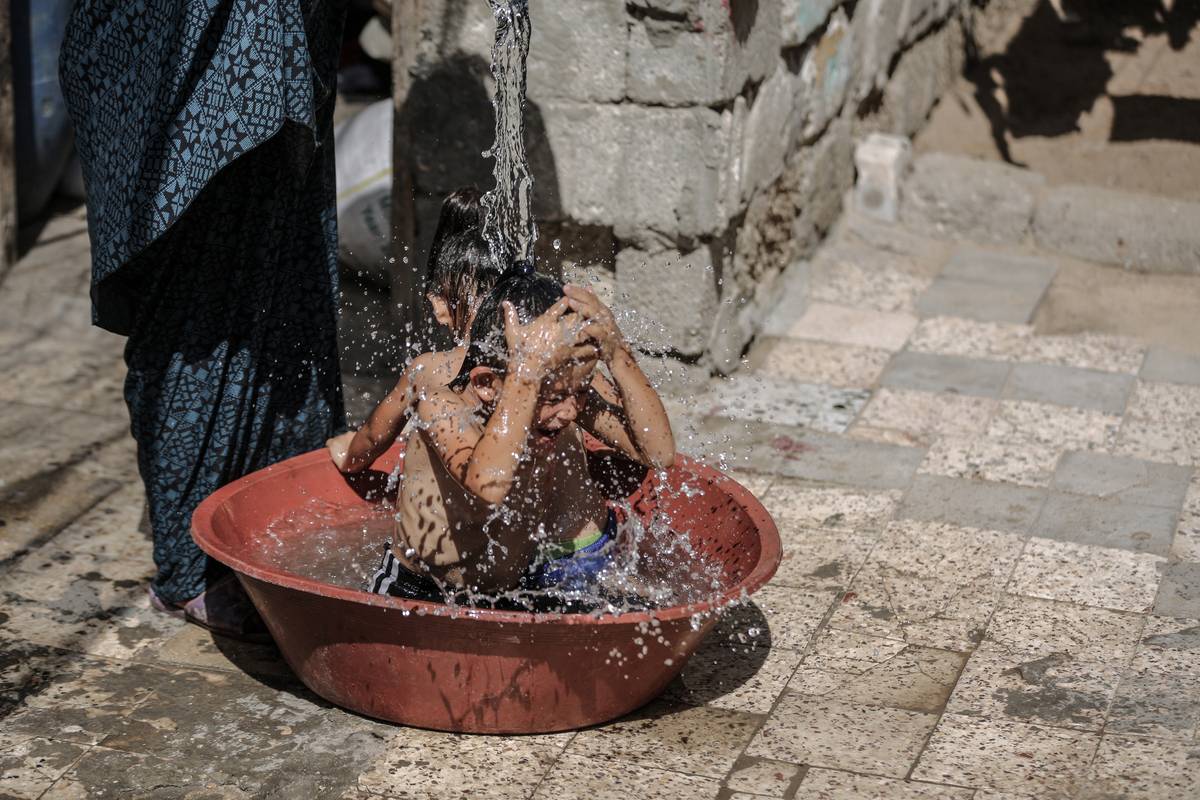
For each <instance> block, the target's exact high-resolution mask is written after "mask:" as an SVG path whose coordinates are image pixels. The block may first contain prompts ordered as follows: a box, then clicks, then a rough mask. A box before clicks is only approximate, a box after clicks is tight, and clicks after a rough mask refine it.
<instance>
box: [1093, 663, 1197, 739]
mask: <svg viewBox="0 0 1200 800" xmlns="http://www.w3.org/2000/svg"><path fill="white" fill-rule="evenodd" d="M1198 727H1200V677H1196V676H1192V675H1185V674H1182V673H1179V672H1174V673H1168V674H1164V673H1159V672H1152V671H1150V670H1146V669H1141V670H1137V669H1135V670H1132V671H1130V672H1129V673H1127V674H1126V675H1125V676H1124V677H1123V678H1122V679H1121V686H1120V688H1119V689H1118V690H1117V696H1116V698H1115V699H1114V700H1113V704H1112V710H1111V711H1110V712H1109V719H1108V725H1107V727H1106V728H1105V730H1106V732H1110V733H1125V734H1135V735H1140V736H1154V737H1160V738H1166V739H1179V740H1181V741H1185V742H1189V741H1192V739H1193V738H1195V736H1196V731H1197V728H1198Z"/></svg>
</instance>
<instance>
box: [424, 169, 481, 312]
mask: <svg viewBox="0 0 1200 800" xmlns="http://www.w3.org/2000/svg"><path fill="white" fill-rule="evenodd" d="M481 201H482V195H481V194H480V193H479V190H478V189H476V188H475V187H474V186H462V187H460V188H458V189H455V190H454V191H453V192H451V193H450V194H448V195H446V199H445V200H443V201H442V211H441V213H440V214H439V215H438V223H437V229H436V230H435V231H434V232H433V241H432V242H430V244H429V261H428V263H427V265H426V268H425V282H426V284H427V285H428V286H429V291H431V292H437V291H439V290H438V288H437V287H438V284H439V283H440V282H441V273H443V272H444V271H445V267H444V266H443V262H442V259H441V258H440V256H441V253H442V248H443V247H444V246H445V244H446V239H448V238H449V237H451V236H453V235H454V234H456V233H462V232H463V231H469V230H470V229H471V228H482V227H483V204H482V202H481ZM439 293H440V292H439Z"/></svg>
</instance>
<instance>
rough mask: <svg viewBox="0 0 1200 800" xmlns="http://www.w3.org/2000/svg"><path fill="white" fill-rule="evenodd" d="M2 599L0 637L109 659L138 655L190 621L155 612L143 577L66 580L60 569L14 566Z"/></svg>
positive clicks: (1, 588) (0, 585) (3, 583)
mask: <svg viewBox="0 0 1200 800" xmlns="http://www.w3.org/2000/svg"><path fill="white" fill-rule="evenodd" d="M85 558H90V556H87V554H81V555H80V557H79V559H80V560H79V561H76V562H75V563H76V564H79V563H81V561H82V560H84V559H85ZM139 569H140V567H139ZM130 584H132V585H130ZM0 598H3V606H4V616H3V617H0V639H13V638H17V639H26V640H28V641H32V642H37V643H40V644H44V645H48V646H52V647H60V648H63V649H66V650H73V651H77V652H80V653H86V654H89V655H95V656H104V657H109V658H134V657H136V656H137V655H138V654H139V653H140V652H141V651H143V650H145V649H146V648H150V647H154V646H156V645H158V644H160V643H162V642H163V641H165V640H166V639H167V638H169V637H170V636H172V635H174V634H175V633H176V632H177V631H178V630H179V628H180V627H181V626H183V625H184V624H186V623H184V622H182V621H180V620H176V619H174V618H172V617H169V616H167V615H165V614H161V613H159V612H157V611H154V610H153V609H152V608H151V607H150V602H149V598H148V596H147V594H146V590H145V585H144V583H143V582H142V581H141V580H136V581H135V580H132V579H125V578H118V579H109V578H100V579H95V580H88V579H84V580H71V581H69V582H64V581H63V580H62V578H61V576H60V575H58V573H57V572H48V571H44V572H38V573H31V572H24V571H18V570H14V571H12V572H9V573H8V574H7V575H6V576H4V578H3V579H0Z"/></svg>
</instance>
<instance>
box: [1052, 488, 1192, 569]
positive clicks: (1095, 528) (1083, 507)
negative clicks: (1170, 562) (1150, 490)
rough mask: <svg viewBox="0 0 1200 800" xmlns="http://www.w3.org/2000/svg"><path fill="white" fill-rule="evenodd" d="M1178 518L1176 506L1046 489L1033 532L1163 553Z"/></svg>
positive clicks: (1160, 554)
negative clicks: (1047, 492) (1146, 503)
mask: <svg viewBox="0 0 1200 800" xmlns="http://www.w3.org/2000/svg"><path fill="white" fill-rule="evenodd" d="M1178 518H1179V512H1178V511H1177V510H1176V509H1171V508H1162V507H1160V506H1147V505H1142V504H1140V503H1125V502H1121V501H1120V500H1115V499H1111V498H1102V497H1089V496H1086V495H1080V494H1070V493H1067V492H1050V495H1049V496H1048V497H1047V498H1046V504H1045V506H1043V507H1042V513H1041V515H1040V516H1039V517H1038V520H1037V523H1036V524H1035V525H1034V527H1033V532H1034V533H1035V534H1036V535H1038V536H1042V537H1045V538H1047V539H1057V540H1059V541H1063V542H1076V543H1078V544H1090V545H1096V546H1099V547H1113V548H1117V549H1120V550H1132V551H1134V552H1137V553H1152V554H1154V555H1158V556H1165V555H1167V553H1168V552H1169V551H1170V549H1171V539H1172V538H1173V537H1174V535H1175V523H1176V521H1177V520H1178Z"/></svg>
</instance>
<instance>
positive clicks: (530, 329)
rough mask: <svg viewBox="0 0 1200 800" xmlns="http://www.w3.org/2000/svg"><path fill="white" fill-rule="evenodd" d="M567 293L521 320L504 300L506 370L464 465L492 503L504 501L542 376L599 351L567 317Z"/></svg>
mask: <svg viewBox="0 0 1200 800" xmlns="http://www.w3.org/2000/svg"><path fill="white" fill-rule="evenodd" d="M569 310H570V309H569V303H568V300H567V298H565V297H564V298H563V299H562V300H559V301H558V302H557V303H555V304H554V305H553V306H551V307H550V308H549V309H548V310H547V311H546V313H544V314H542V315H541V316H540V317H538V318H537V319H535V320H534V321H533V322H530V323H529V324H528V325H521V324H520V322H519V321H518V320H517V312H516V310H515V309H514V308H513V307H512V306H511V305H509V304H507V303H506V304H505V305H504V323H505V324H504V336H505V339H507V341H508V354H509V355H508V370H507V374H506V376H505V378H504V384H503V386H502V387H501V389H500V393H499V396H498V397H497V398H496V405H495V409H494V410H493V411H492V415H491V417H490V418H489V419H488V422H487V426H486V427H485V428H484V431H483V434H482V435H481V436H480V437H479V441H478V443H477V444H476V445H475V449H474V450H473V451H472V453H471V456H470V459H469V461H468V463H467V465H466V473H465V476H464V480H463V483H464V484H465V485H466V487H467V488H468V489H470V490H471V491H472V492H474V493H475V494H476V495H478V496H479V497H481V498H483V499H484V500H486V501H487V502H489V503H492V504H498V503H501V502H503V500H504V498H505V497H507V496H508V492H509V490H510V489H511V488H512V484H513V479H514V477H515V476H516V472H517V468H518V466H520V463H521V458H522V457H523V456H524V455H525V446H526V444H527V443H528V441H529V434H530V431H531V430H532V429H533V421H534V415H535V414H536V413H537V406H538V395H539V393H540V391H541V385H542V381H543V380H544V379H545V378H546V376H547V375H548V374H549V373H550V372H551V371H553V370H554V369H556V368H558V367H560V366H562V365H563V364H565V363H567V362H568V361H570V360H571V359H572V358H579V357H582V356H583V353H582V352H581V351H586V352H587V353H588V354H590V355H592V356H593V357H594V356H595V349H594V348H592V347H591V346H588V345H585V346H582V347H581V346H580V344H579V342H580V335H579V333H578V331H574V330H572V328H571V327H570V326H569V325H568V324H567V322H566V320H564V318H563V317H564V316H565V315H566V314H567V312H568V311H569Z"/></svg>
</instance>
